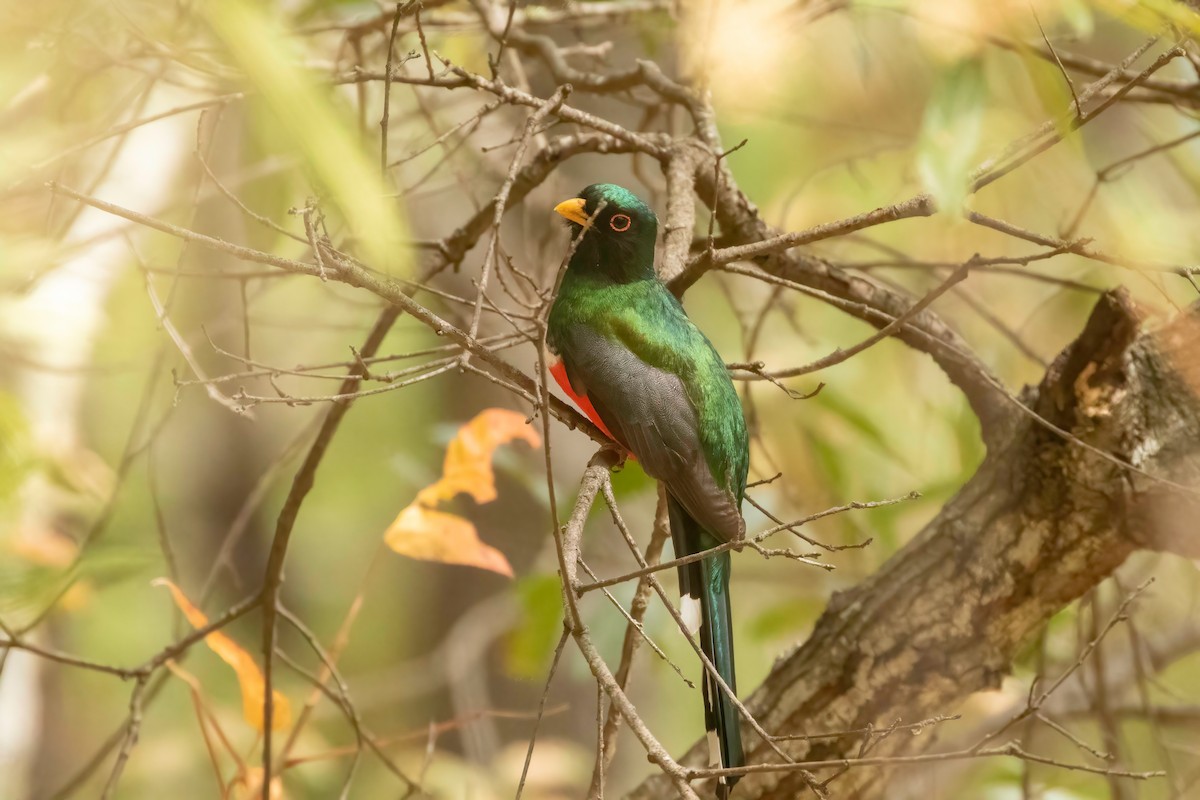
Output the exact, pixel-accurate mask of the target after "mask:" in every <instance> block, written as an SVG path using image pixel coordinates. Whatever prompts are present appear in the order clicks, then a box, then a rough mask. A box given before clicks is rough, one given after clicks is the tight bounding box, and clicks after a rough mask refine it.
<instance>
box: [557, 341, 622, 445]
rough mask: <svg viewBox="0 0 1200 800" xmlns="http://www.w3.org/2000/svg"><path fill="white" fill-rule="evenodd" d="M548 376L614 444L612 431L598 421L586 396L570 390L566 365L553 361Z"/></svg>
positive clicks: (602, 422) (602, 421)
mask: <svg viewBox="0 0 1200 800" xmlns="http://www.w3.org/2000/svg"><path fill="white" fill-rule="evenodd" d="M550 374H551V375H553V376H554V380H555V382H556V383H558V386H559V388H560V389H562V390H563V392H564V393H565V394H566V395H567V397H569V398H571V400H572V401H573V402H574V403H575V405H577V406H579V410H580V411H582V412H583V413H584V414H585V415H586V416H587V418H588V419H590V420H591V421H592V423H593V424H594V425H595V426H596V427H597V428H599V429H600V430H601V432H602V433H603V434H604V435H605V436H607V437H608V438H609V439H612V440H613V441H614V442H617V437H615V436H613V435H612V431H610V430H609V429H608V426H607V425H605V424H604V420H602V419H600V415H599V414H597V413H596V409H595V407H594V406H592V401H591V400H588V399H587V396H586V395H578V394H575V390H574V389H572V388H571V381H570V380H568V378H567V367H566V365H565V364H563V362H562V361H555V362H554V364H553V365H551V367H550ZM617 444H620V442H617ZM622 449H624V445H622Z"/></svg>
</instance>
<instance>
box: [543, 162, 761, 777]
mask: <svg viewBox="0 0 1200 800" xmlns="http://www.w3.org/2000/svg"><path fill="white" fill-rule="evenodd" d="M554 210H555V211H557V212H558V213H559V214H561V215H562V216H563V217H566V218H567V220H569V221H570V224H571V227H572V229H573V245H574V247H575V250H574V252H573V253H572V254H571V258H570V261H569V262H568V264H567V269H566V273H565V274H564V275H563V278H562V282H561V285H560V287H559V290H558V294H557V296H556V297H555V299H554V305H553V306H552V307H551V309H550V316H549V319H548V322H547V336H546V342H547V345H548V346H549V347H550V349H551V351H553V353H554V354H555V355H556V356H558V357H559V358H560V359H561V361H559V362H558V363H556V364H555V368H554V369H553V374H554V376H555V378H556V380H557V381H558V383H559V385H560V386H561V387H562V389H563V391H565V392H566V393H567V394H568V395H569V396H570V397H571V398H572V399H573V400H575V402H577V403H578V404H579V406H580V408H582V409H583V410H584V412H585V413H586V414H587V415H588V416H589V417H591V418H592V421H593V422H595V423H596V425H597V426H598V427H600V428H601V429H602V430H603V431H604V432H605V433H606V434H608V435H609V436H610V437H611V438H612V439H614V440H615V441H616V442H617V443H618V444H619V445H621V446H622V447H623V448H625V449H626V450H627V451H629V452H630V453H632V454H633V456H634V457H635V458H636V459H637V460H638V462H639V463H640V464H641V465H642V467H643V468H644V469H645V471H646V473H647V474H649V475H650V476H651V477H653V478H655V479H657V480H659V481H661V482H662V483H663V485H664V486H665V487H666V494H667V505H668V510H669V512H670V518H671V540H672V542H673V544H674V547H675V554H676V557H683V556H687V555H690V554H693V553H699V552H702V551H704V550H708V549H710V548H712V547H715V546H717V545H719V544H721V543H723V542H729V541H735V540H740V539H742V538H743V537H744V536H745V530H746V528H745V523H744V522H743V520H742V515H741V505H742V496H743V494H744V492H745V489H746V474H747V471H748V469H749V461H750V445H749V439H748V437H747V434H746V420H745V417H744V416H743V414H742V406H741V403H740V402H739V401H738V396H737V392H736V391H734V388H733V383H732V381H731V380H730V378H729V373H728V372H727V371H726V369H725V362H724V361H722V359H721V357H720V355H718V354H717V351H716V349H715V348H714V347H713V345H712V343H711V342H709V340H708V338H707V337H706V336H705V335H704V334H703V333H701V332H700V329H699V328H697V327H696V326H695V324H694V323H692V321H691V320H690V319H688V316H687V314H686V313H685V312H684V310H683V306H682V305H680V303H679V300H677V299H676V298H675V296H674V295H673V294H671V292H670V291H668V289H667V287H666V286H664V285H663V284H662V282H661V281H659V280H658V277H657V275H656V273H655V271H654V242H655V236H656V233H657V230H658V220H657V219H656V218H655V216H654V212H653V211H651V210H650V207H649V206H647V205H646V204H645V203H644V202H642V200H641V199H639V198H638V197H637V196H636V195H634V194H633V193H632V192H630V191H629V190H628V189H624V188H622V187H620V186H616V185H613V184H608V183H599V184H594V185H592V186H589V187H587V188H586V189H584V190H583V191H582V192H580V194H579V196H578V197H575V198H572V199H570V200H566V201H564V202H562V203H559V204H558V206H556V207H555V209H554ZM729 572H730V556H729V552H728V551H725V552H722V553H720V554H718V555H714V556H709V557H708V558H705V559H702V560H700V561H695V562H692V563H690V564H685V565H683V566H680V567H679V586H680V594H681V602H680V613H681V616H682V618H683V620H684V623H685V625H686V626H687V627H688V628H689V630H690V631H691V632H692V633H693V634H698V635H699V640H700V645H701V648H702V649H703V652H704V654H705V655H706V656H707V657H708V659H709V660H710V661H711V662H712V663H713V665H714V666H715V667H716V669H717V672H718V673H720V675H721V678H722V679H723V680H724V681H725V683H726V684H728V686H729V687H730V688H731V689H734V691H736V682H735V679H734V665H733V628H732V623H731V619H730V605H729ZM702 685H703V695H704V719H705V727H706V728H707V730H708V743H709V758H710V763H711V764H713V765H714V766H720V767H736V766H742V765H743V764H744V754H743V752H742V740H741V731H740V728H739V721H738V711H737V708H736V706H735V705H734V704H733V702H732V701H731V700H730V698H729V697H728V696H727V695H726V694H725V693H724V692H723V691H722V690H721V688H720V686H719V685H718V684H717V683H716V681H714V680H713V679H712V677H711V676H710V675H708V673H707V671H706V672H705V676H704V681H703V684H702ZM736 781H737V777H735V776H730V777H726V778H723V779H721V780H720V781H719V782H718V796H719V797H721V798H725V797H727V796H728V794H729V790H730V789H731V788H732V786H733V784H734V783H736Z"/></svg>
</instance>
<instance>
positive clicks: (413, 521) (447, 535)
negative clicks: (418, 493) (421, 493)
mask: <svg viewBox="0 0 1200 800" xmlns="http://www.w3.org/2000/svg"><path fill="white" fill-rule="evenodd" d="M383 539H384V541H385V542H387V545H388V547H390V548H392V549H393V550H395V551H396V552H397V553H399V554H400V555H402V556H408V557H409V558H416V559H420V560H422V561H441V562H442V563H445V564H463V565H466V566H468V567H478V568H479V569H488V570H491V571H492V572H499V573H500V574H501V575H507V576H508V577H510V578H511V577H512V574H513V570H512V566H510V565H509V563H508V559H507V558H505V557H504V554H503V553H501V552H500V551H499V550H497V549H496V548H494V547H491V546H490V545H487V544H484V543H483V542H482V541H480V539H479V534H478V533H476V532H475V526H474V525H472V524H471V523H470V521H469V520H465V519H463V518H462V517H460V516H457V515H455V514H447V513H445V512H443V511H434V510H432V509H428V508H425V507H424V506H422V505H420V503H412V504H410V505H409V506H408V508H406V509H404V510H403V511H401V512H400V516H398V517H396V521H395V522H393V523H392V524H391V525H390V526H389V527H388V529H387V533H385V534H384V535H383Z"/></svg>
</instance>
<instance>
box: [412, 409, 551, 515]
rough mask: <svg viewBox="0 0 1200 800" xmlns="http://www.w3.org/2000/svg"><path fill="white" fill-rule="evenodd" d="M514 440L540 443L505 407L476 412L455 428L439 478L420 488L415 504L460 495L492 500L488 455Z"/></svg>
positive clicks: (493, 491)
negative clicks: (472, 416)
mask: <svg viewBox="0 0 1200 800" xmlns="http://www.w3.org/2000/svg"><path fill="white" fill-rule="evenodd" d="M514 439H521V440H523V441H525V442H528V443H529V445H530V446H531V447H537V446H539V445H540V444H541V443H542V440H541V438H540V437H539V436H538V435H537V432H536V431H534V430H533V428H531V427H530V426H529V425H528V423H527V422H526V421H525V415H523V414H519V413H517V412H516V411H510V410H508V409H507V408H489V409H487V410H485V411H482V412H480V413H479V414H478V415H476V416H475V418H474V419H472V420H471V421H470V422H468V423H467V424H466V425H463V426H462V427H461V428H459V429H458V434H457V435H455V437H454V440H453V441H452V442H450V446H449V447H447V448H446V461H445V463H444V464H443V466H442V479H441V480H439V481H438V482H437V483H434V484H433V485H431V486H426V487H425V488H424V489H422V490H421V493H420V494H418V495H417V502H418V503H421V504H422V505H426V506H434V505H436V504H437V503H438V501H439V500H449V499H451V498H452V497H454V496H455V495H456V494H458V493H460V492H463V493H465V494H469V495H471V497H473V498H474V499H475V502H476V503H490V502H491V501H492V500H495V499H496V479H495V475H494V474H493V473H492V453H494V452H495V451H496V448H497V447H499V446H500V445H502V444H505V443H506V442H511V441H512V440H514Z"/></svg>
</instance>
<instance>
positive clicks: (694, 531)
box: [667, 496, 746, 800]
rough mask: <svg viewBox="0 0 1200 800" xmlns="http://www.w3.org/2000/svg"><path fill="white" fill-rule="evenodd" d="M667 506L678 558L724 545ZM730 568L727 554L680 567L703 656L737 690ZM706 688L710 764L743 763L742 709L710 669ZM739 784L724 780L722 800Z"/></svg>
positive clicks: (688, 620)
mask: <svg viewBox="0 0 1200 800" xmlns="http://www.w3.org/2000/svg"><path fill="white" fill-rule="evenodd" d="M667 508H668V511H669V512H670V515H671V541H672V542H673V543H674V545H675V554H676V555H677V556H684V555H687V554H690V553H699V552H701V551H703V550H707V549H709V548H711V547H716V546H717V545H718V544H720V541H719V540H718V539H717V538H716V537H715V536H713V535H712V534H710V533H708V532H707V531H705V530H704V529H703V528H701V527H700V525H699V523H697V522H696V521H695V520H694V519H692V518H691V517H690V516H688V513H687V512H686V511H684V509H683V507H682V506H680V505H679V504H678V503H676V502H675V500H674V498H671V497H669V496H668V499H667ZM729 572H730V559H729V553H728V552H725V553H721V554H720V555H717V556H712V557H710V558H706V559H704V560H703V561H695V562H692V563H691V564H684V565H683V566H681V567H679V593H680V611H681V614H682V616H683V620H684V623H685V624H687V626H688V628H689V629H692V632H693V633H696V632H697V630H696V629H697V628H698V629H699V638H700V647H701V649H702V650H703V651H704V655H706V656H707V657H708V660H709V661H711V662H712V664H713V666H714V667H716V668H717V672H718V673H719V674H720V676H721V679H722V680H724V681H725V683H726V684H727V685H728V686H729V688H730V689H732V690H733V691H734V692H736V691H737V679H736V677H735V674H734V668H733V622H732V617H731V615H730V608H729ZM703 689H704V727H705V729H706V730H707V731H708V757H709V764H710V765H711V766H714V767H722V768H728V767H740V766H743V765H744V764H745V763H746V756H745V753H744V752H743V751H742V730H741V725H740V724H739V718H738V710H737V707H736V706H735V705H734V704H733V701H732V700H731V699H730V698H729V696H728V695H727V694H725V692H724V690H723V689H721V687H720V685H719V684H718V683H717V682H716V681H715V680H713V678H712V676H711V675H709V674H708V671H707V670H705V673H704V683H703ZM737 782H738V777H737V776H731V777H726V778H721V779H720V780H719V781H718V783H717V797H718V798H720V799H721V800H724V799H725V798H727V797H728V796H729V791H730V790H731V789H732V788H733V785H734V784H735V783H737Z"/></svg>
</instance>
